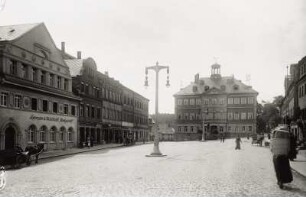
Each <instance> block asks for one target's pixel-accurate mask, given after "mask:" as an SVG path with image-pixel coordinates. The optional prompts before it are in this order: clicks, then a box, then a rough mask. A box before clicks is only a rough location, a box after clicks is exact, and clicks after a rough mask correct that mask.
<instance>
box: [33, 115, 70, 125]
mask: <svg viewBox="0 0 306 197" xmlns="http://www.w3.org/2000/svg"><path fill="white" fill-rule="evenodd" d="M30 120H42V121H52V122H63V123H72V122H73V120H74V119H72V118H70V119H69V118H61V117H50V116H35V115H34V114H32V115H31V116H30Z"/></svg>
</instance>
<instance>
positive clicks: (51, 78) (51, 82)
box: [49, 74, 54, 87]
mask: <svg viewBox="0 0 306 197" xmlns="http://www.w3.org/2000/svg"><path fill="white" fill-rule="evenodd" d="M49 84H50V86H52V87H54V75H53V74H50V82H49Z"/></svg>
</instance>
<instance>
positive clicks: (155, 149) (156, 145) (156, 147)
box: [145, 62, 170, 157]
mask: <svg viewBox="0 0 306 197" xmlns="http://www.w3.org/2000/svg"><path fill="white" fill-rule="evenodd" d="M162 69H167V84H166V86H167V87H169V86H170V84H169V66H161V65H159V64H158V62H156V65H155V66H149V67H146V79H145V86H146V87H147V86H149V84H148V70H153V71H155V74H156V80H155V117H156V118H155V119H156V120H155V126H156V127H155V133H154V147H153V152H152V153H151V154H150V155H146V156H147V157H162V156H166V155H163V154H162V153H161V152H160V150H159V133H158V130H159V127H158V73H159V71H160V70H162Z"/></svg>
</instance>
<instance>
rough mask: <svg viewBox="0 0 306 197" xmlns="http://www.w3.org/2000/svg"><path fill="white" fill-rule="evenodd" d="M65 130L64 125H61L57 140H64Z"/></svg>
mask: <svg viewBox="0 0 306 197" xmlns="http://www.w3.org/2000/svg"><path fill="white" fill-rule="evenodd" d="M65 132H66V129H65V127H61V129H60V132H59V140H60V141H62V142H63V141H64V134H65Z"/></svg>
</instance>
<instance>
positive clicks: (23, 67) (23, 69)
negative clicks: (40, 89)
mask: <svg viewBox="0 0 306 197" xmlns="http://www.w3.org/2000/svg"><path fill="white" fill-rule="evenodd" d="M26 68H27V65H26V64H21V67H20V77H21V78H26V77H27V71H26Z"/></svg>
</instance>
